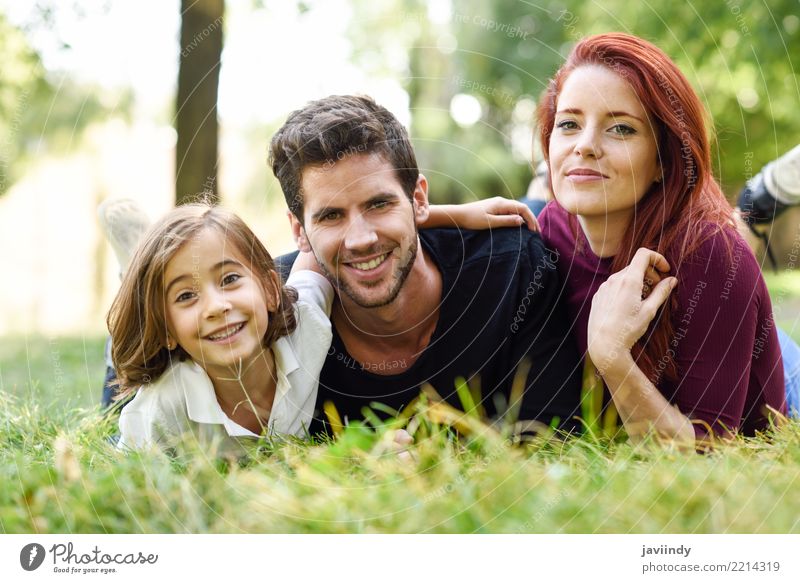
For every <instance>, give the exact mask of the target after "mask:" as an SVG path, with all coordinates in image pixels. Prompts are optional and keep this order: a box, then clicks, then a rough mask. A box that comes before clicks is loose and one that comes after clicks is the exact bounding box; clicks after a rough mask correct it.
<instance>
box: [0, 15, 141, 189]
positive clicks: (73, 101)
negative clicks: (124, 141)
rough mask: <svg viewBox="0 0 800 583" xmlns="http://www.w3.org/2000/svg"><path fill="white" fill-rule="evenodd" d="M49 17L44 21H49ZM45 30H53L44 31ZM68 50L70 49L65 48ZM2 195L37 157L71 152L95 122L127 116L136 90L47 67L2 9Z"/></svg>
mask: <svg viewBox="0 0 800 583" xmlns="http://www.w3.org/2000/svg"><path fill="white" fill-rule="evenodd" d="M44 24H45V22H43V23H42V26H44ZM39 33H40V34H48V32H47V31H44V30H40V31H39ZM65 50H68V48H65ZM0 54H2V55H3V74H2V76H0V136H3V144H2V147H1V148H0V195H2V194H4V193H5V192H6V191H7V190H8V189H9V188H11V186H12V185H13V184H14V182H15V181H17V180H18V179H19V178H20V177H21V176H23V175H24V173H25V171H26V170H27V169H28V164H29V162H31V161H32V160H33V159H34V158H35V157H37V156H41V155H43V154H47V153H65V152H69V151H70V150H71V149H72V148H73V147H74V145H75V143H76V142H77V141H78V140H79V139H80V137H81V135H82V133H83V131H84V130H85V129H86V128H87V127H88V126H89V124H91V122H92V121H94V120H97V119H102V118H104V117H107V116H108V115H109V114H110V113H111V112H112V111H114V112H115V113H116V114H117V115H125V114H126V112H127V111H128V109H129V107H130V103H131V94H130V92H120V93H119V94H109V93H108V91H105V93H104V92H103V91H100V90H98V88H96V87H90V86H85V85H80V84H78V83H76V82H74V81H73V80H72V79H70V78H69V77H68V76H67V75H64V74H62V73H59V72H57V71H47V70H46V69H45V67H44V65H43V64H42V60H41V58H40V56H39V54H37V52H36V51H35V50H34V49H33V48H32V47H31V45H30V43H29V42H28V38H27V36H26V34H25V32H23V31H22V30H19V29H17V28H16V27H14V26H13V25H12V24H10V23H9V22H8V21H7V20H6V18H5V16H4V15H3V14H1V13H0Z"/></svg>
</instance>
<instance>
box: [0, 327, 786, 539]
mask: <svg viewBox="0 0 800 583" xmlns="http://www.w3.org/2000/svg"><path fill="white" fill-rule="evenodd" d="M53 344H55V345H57V346H58V350H59V351H60V352H61V354H62V355H63V356H62V358H61V362H62V363H66V364H63V365H62V369H63V371H64V374H63V378H64V381H63V382H64V386H63V387H62V389H61V391H62V392H63V393H67V394H80V393H82V392H84V391H86V390H88V388H87V384H86V383H87V381H86V380H85V373H84V372H81V371H80V369H81V364H83V366H91V367H97V366H99V361H101V355H102V339H97V340H92V341H88V342H87V341H85V340H84V339H74V340H71V341H70V340H68V339H57V341H55V342H51V341H50V340H48V339H38V340H35V339H34V340H30V341H29V342H28V348H27V350H26V352H24V353H19V352H17V353H16V354H27V355H28V356H26V357H20V358H15V360H13V361H9V360H8V358H9V357H10V356H9V355H12V354H14V353H13V352H12V349H11V348H9V346H8V345H7V344H6V343H5V341H4V342H0V348H3V350H4V352H3V353H2V360H1V361H2V362H3V364H2V369H0V370H2V371H3V375H4V378H24V377H25V376H26V375H25V374H24V373H21V372H19V371H18V369H23V370H27V369H30V370H31V371H41V372H31V373H30V374H29V376H30V377H32V378H33V382H34V384H36V385H37V386H38V387H39V389H38V391H37V392H36V393H35V395H32V394H29V393H28V392H26V391H20V392H19V393H18V396H14V395H11V394H10V391H9V390H8V385H7V384H6V385H5V388H4V390H3V392H2V393H0V529H1V530H2V532H5V533H33V532H37V533H66V532H70V533H94V532H102V533H162V532H163V533H172V532H180V533H200V532H202V533H256V532H300V533H322V532H326V533H327V532H331V533H351V532H353V533H375V532H379V533H384V532H431V533H471V532H481V533H489V532H509V533H515V532H530V533H547V532H566V533H586V532H590V533H592V532H601V533H611V532H617V533H628V532H637V533H639V532H641V533H647V532H657V533H661V532H675V533H678V532H680V533H697V532H709V533H722V532H737V533H745V532H753V533H773V532H774V533H797V532H800V521H798V519H797V517H798V516H800V498H798V497H797V496H796V495H794V492H795V491H796V486H797V483H798V479H800V424H798V423H792V424H789V425H787V426H785V427H783V428H781V429H780V430H778V431H776V432H775V434H774V435H773V436H771V437H759V438H755V439H740V440H738V441H736V442H734V443H732V444H731V445H728V446H724V447H721V448H719V449H718V450H717V451H715V452H713V453H711V454H708V455H695V454H689V453H680V452H677V451H672V450H664V449H660V448H657V447H651V446H647V445H645V446H641V447H632V446H631V445H630V444H628V443H625V442H615V441H613V440H611V439H608V438H605V437H602V436H595V437H592V436H585V437H582V438H579V439H570V440H567V441H562V440H561V439H558V438H555V437H553V436H543V437H539V438H536V439H534V440H532V441H528V442H525V443H523V444H517V445H512V444H511V443H510V442H509V440H508V439H506V438H504V437H503V436H502V434H501V433H498V432H496V431H494V430H493V429H492V428H489V427H487V426H485V425H482V424H480V422H479V421H478V420H477V419H475V418H474V417H471V416H467V415H462V416H461V421H463V430H460V436H459V435H456V434H455V433H454V432H453V431H451V430H449V429H448V427H447V425H448V423H445V421H448V422H451V421H453V419H454V417H453V416H454V415H455V416H458V413H457V412H454V411H455V410H451V409H442V408H440V409H435V408H433V407H430V408H427V409H426V410H427V411H428V412H427V413H422V414H420V415H418V416H417V417H415V418H414V419H413V420H412V421H411V423H409V424H408V425H407V428H408V430H409V431H410V432H411V433H413V434H414V436H415V444H414V445H413V447H412V448H411V452H412V456H411V458H410V459H409V458H403V457H400V456H398V455H397V453H396V451H397V450H396V448H394V447H393V439H392V438H393V435H392V431H393V429H394V428H395V425H388V426H387V425H386V424H384V423H381V424H380V425H379V429H377V430H376V429H374V428H373V427H370V426H368V425H366V424H353V425H350V426H348V427H347V428H345V429H344V430H343V432H342V433H341V434H340V436H339V437H338V438H337V439H336V440H335V441H333V442H325V443H319V444H307V443H303V442H299V441H297V440H288V441H285V442H281V441H275V442H273V443H265V444H261V445H260V446H256V445H254V446H253V447H252V448H251V449H250V452H249V457H248V459H247V460H243V461H239V462H238V463H232V462H226V461H225V460H222V459H219V458H217V457H216V456H215V455H214V452H213V451H206V450H202V449H200V448H199V447H198V446H197V445H196V444H192V443H186V444H185V447H184V448H182V450H181V451H180V452H179V453H178V454H177V455H176V456H175V457H168V456H166V455H164V454H161V453H156V452H145V453H139V454H128V455H125V454H122V453H120V452H118V451H116V449H115V448H114V446H113V445H112V443H111V442H110V438H111V436H112V435H113V433H114V432H115V419H113V418H112V417H102V416H100V415H99V413H98V411H97V410H96V409H89V408H85V407H84V408H76V407H75V406H74V405H72V404H71V402H72V401H73V399H70V398H63V395H61V394H60V393H59V396H58V397H57V398H55V399H54V398H53V397H54V396H55V393H53V392H52V391H54V388H53V383H52V382H50V373H49V372H48V371H50V370H51V369H52V362H51V360H52V350H53V348H52V346H53ZM81 353H84V354H85V356H80V355H81ZM99 372H100V373H101V372H102V370H100V371H99ZM38 374H42V378H43V379H47V382H41V383H39V382H38V380H39V379H37V378H36V377H37V375H38ZM93 383H94V380H92V382H91V383H89V385H92V384H93ZM94 386H95V388H97V389H98V393H99V385H94ZM465 389H466V388H465V387H462V393H463V396H464V398H466V399H469V397H467V395H468V392H464V390H465ZM96 396H99V395H96ZM400 423H405V421H403V420H401V421H400Z"/></svg>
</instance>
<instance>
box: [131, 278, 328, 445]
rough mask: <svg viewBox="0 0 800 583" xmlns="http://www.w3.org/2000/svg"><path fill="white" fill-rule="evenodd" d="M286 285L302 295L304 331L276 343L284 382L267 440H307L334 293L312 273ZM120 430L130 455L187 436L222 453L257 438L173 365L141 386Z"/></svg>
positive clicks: (188, 370) (204, 386) (194, 372)
mask: <svg viewBox="0 0 800 583" xmlns="http://www.w3.org/2000/svg"><path fill="white" fill-rule="evenodd" d="M286 285H288V286H291V287H293V288H295V289H296V290H297V293H298V296H299V298H298V300H297V303H296V305H295V314H296V316H297V328H296V329H295V330H294V332H292V333H291V334H289V335H288V336H284V337H283V338H279V339H278V340H276V341H275V342H274V343H273V344H272V353H273V354H274V355H275V370H276V372H277V377H278V382H277V385H276V387H275V400H274V401H273V404H272V411H271V413H270V418H269V422H268V425H267V433H268V434H270V435H272V434H282V435H296V436H300V437H302V436H304V435H305V434H306V431H307V429H308V426H309V425H310V423H311V417H312V415H313V412H314V405H315V403H316V400H317V387H318V385H319V373H320V371H321V370H322V365H323V364H324V362H325V357H326V355H327V352H328V349H329V347H330V344H331V324H330V318H329V317H330V313H331V305H332V303H333V288H332V287H331V284H330V283H329V282H328V280H327V279H325V278H324V277H323V276H321V275H319V274H318V273H314V272H313V271H298V272H295V273H292V274H291V276H290V277H289V280H288V281H287V283H286ZM119 427H120V431H121V437H120V440H119V447H120V448H123V449H139V448H144V447H149V446H152V445H159V446H161V447H170V446H171V445H173V441H174V439H175V438H177V437H179V436H184V435H185V434H187V433H188V434H191V435H193V436H194V437H195V438H196V439H197V440H198V441H199V442H200V443H202V444H211V443H217V444H218V445H219V449H218V450H217V451H218V453H222V452H227V451H230V450H233V451H237V450H241V447H240V445H239V444H238V440H239V439H240V438H257V437H258V435H256V434H255V433H253V432H252V431H250V430H248V429H246V428H244V427H242V426H241V425H239V424H238V423H236V422H234V421H232V420H231V419H230V418H229V417H228V416H227V415H226V414H225V412H224V411H223V410H222V407H220V405H219V402H218V401H217V396H216V394H215V393H214V385H213V384H212V383H211V379H210V378H209V376H208V374H207V373H206V371H205V370H204V369H203V368H202V367H201V366H200V365H198V364H197V363H195V362H193V361H191V360H187V361H184V362H173V364H172V365H170V366H169V368H167V370H166V371H164V374H162V375H161V377H159V378H158V379H157V380H155V381H154V382H152V383H150V384H148V385H145V386H143V387H140V388H139V390H138V391H137V392H136V396H135V397H134V398H133V400H132V401H131V402H130V403H128V404H127V405H126V406H125V408H124V409H123V410H122V414H121V415H120V419H119Z"/></svg>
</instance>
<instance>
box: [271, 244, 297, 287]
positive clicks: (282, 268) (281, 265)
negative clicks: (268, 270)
mask: <svg viewBox="0 0 800 583" xmlns="http://www.w3.org/2000/svg"><path fill="white" fill-rule="evenodd" d="M299 254H300V251H291V252H290V253H286V254H285V255H279V256H278V257H276V258H275V270H276V271H277V272H278V275H280V276H281V281H283V282H286V281H287V280H288V279H289V274H290V273H291V271H292V265H294V262H295V260H296V259H297V256H298V255H299Z"/></svg>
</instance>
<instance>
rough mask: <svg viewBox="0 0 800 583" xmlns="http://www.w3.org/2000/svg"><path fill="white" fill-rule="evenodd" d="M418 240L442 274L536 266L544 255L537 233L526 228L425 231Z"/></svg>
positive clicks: (542, 244) (544, 250) (542, 245)
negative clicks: (477, 267) (479, 267)
mask: <svg viewBox="0 0 800 583" xmlns="http://www.w3.org/2000/svg"><path fill="white" fill-rule="evenodd" d="M420 239H421V240H422V242H423V245H425V247H426V249H427V250H428V251H429V252H431V253H432V254H433V256H434V258H435V259H436V262H437V263H438V264H439V267H440V268H441V269H443V270H446V269H463V268H464V267H466V266H468V265H471V264H478V265H487V264H491V265H492V266H496V265H502V264H504V263H506V262H509V261H510V262H517V263H521V264H523V265H530V264H532V265H535V264H537V263H538V261H539V260H540V259H541V258H542V257H543V256H544V255H545V254H546V253H547V252H546V249H545V247H544V243H543V242H542V238H541V236H540V235H539V233H532V232H531V231H529V230H528V229H527V228H518V227H510V228H504V229H491V230H489V229H487V230H480V231H474V230H471V229H425V230H423V231H420Z"/></svg>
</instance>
